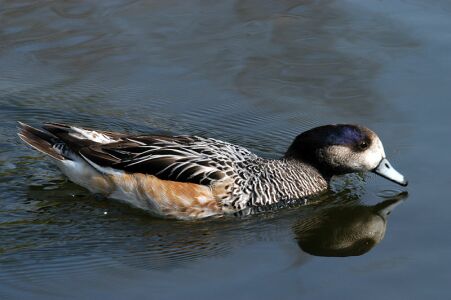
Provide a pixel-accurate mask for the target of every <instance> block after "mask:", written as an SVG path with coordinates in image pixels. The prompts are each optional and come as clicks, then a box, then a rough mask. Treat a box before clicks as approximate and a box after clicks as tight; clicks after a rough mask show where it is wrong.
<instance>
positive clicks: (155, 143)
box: [19, 123, 385, 218]
mask: <svg viewBox="0 0 451 300" xmlns="http://www.w3.org/2000/svg"><path fill="white" fill-rule="evenodd" d="M346 126H350V125H346ZM43 128H44V130H45V131H42V130H38V129H35V128H32V127H30V126H28V125H25V124H22V123H21V131H20V133H19V136H20V137H21V138H22V139H23V140H24V141H25V142H27V143H28V144H30V145H31V146H32V147H34V148H36V149H38V150H39V151H41V152H43V153H46V154H48V155H50V156H51V157H53V158H54V159H55V160H56V162H57V165H58V166H59V167H60V169H61V170H62V171H63V172H64V173H65V174H66V175H67V176H68V177H69V178H70V179H71V180H72V181H74V182H76V183H78V184H80V185H82V186H84V187H86V188H88V189H89V190H91V191H93V192H98V193H102V194H104V195H106V196H108V197H110V198H115V199H119V200H121V201H124V202H128V203H130V204H131V205H134V206H137V207H140V208H144V209H148V210H150V211H151V212H152V213H154V214H157V215H160V216H172V217H176V218H199V217H206V216H210V215H217V214H222V213H226V212H236V211H240V210H243V209H245V208H249V207H259V206H265V205H272V204H275V203H278V202H280V201H283V200H290V199H300V198H304V197H306V196H309V195H312V194H315V193H318V192H320V191H323V190H325V189H326V188H327V186H328V180H329V179H330V177H331V175H334V173H333V172H335V173H339V172H342V171H341V170H343V169H345V167H346V165H338V167H336V170H334V169H332V167H334V168H335V166H334V165H333V164H336V161H339V159H343V158H341V157H340V154H341V153H338V154H337V153H334V155H335V156H336V157H332V156H331V157H328V156H327V155H325V154H322V153H321V151H320V150H322V149H328V148H327V147H331V145H330V140H331V139H332V138H333V135H330V136H328V137H327V139H326V138H324V140H325V141H327V143H326V144H325V145H321V147H323V148H321V147H319V146H318V149H316V148H313V150H314V151H313V152H312V153H310V152H305V151H306V150H311V149H310V148H311V145H309V144H303V145H301V147H300V148H299V147H298V146H297V145H296V143H300V141H299V137H298V138H297V139H296V140H295V142H294V143H293V145H292V146H291V147H290V149H289V150H288V152H287V154H286V155H285V156H284V157H283V158H282V159H279V160H270V159H264V158H261V157H258V156H257V155H255V154H253V153H252V152H250V151H249V150H247V149H245V148H243V147H240V146H237V145H233V144H230V143H227V142H223V141H219V140H216V139H213V138H203V137H198V136H163V135H127V134H123V133H114V132H108V131H98V130H91V129H87V128H80V127H75V126H68V125H63V124H56V123H47V124H45V125H44V126H43ZM355 128H357V129H358V130H360V131H359V134H354V132H353V131H352V130H357V129H355ZM355 128H354V127H349V128H348V127H346V128H345V129H346V130H345V131H344V132H345V133H346V134H349V132H351V133H352V134H353V135H351V136H345V137H340V139H339V141H345V142H349V141H354V140H353V139H355V137H354V136H356V137H357V138H361V137H362V138H365V139H368V140H369V141H370V142H371V141H373V140H374V143H373V144H374V146H373V148H371V149H370V150H371V151H372V152H370V154H371V155H373V156H374V155H375V154H374V153H376V155H380V157H382V158H383V155H385V154H383V148H382V144H381V143H380V141H379V140H378V138H377V136H376V135H375V134H373V133H372V132H371V131H369V130H368V129H365V128H360V127H355ZM319 129H321V130H323V129H322V128H321V127H319V128H317V129H316V130H319ZM313 130H315V129H313ZM313 130H312V131H313ZM331 130H336V128H335V127H334V128H332V129H331ZM340 130H341V129H340ZM307 133H308V132H307ZM333 134H336V132H333ZM300 137H302V135H301V136H300ZM308 138H309V139H311V137H310V136H308ZM307 140H308V139H307ZM357 142H358V141H357ZM301 144H302V143H301ZM325 147H326V148H325ZM346 147H348V148H349V147H351V146H349V145H346ZM298 148H299V149H298ZM346 149H347V148H346ZM380 149H382V150H380ZM303 151H304V152H305V153H304V152H303ZM324 151H325V150H324ZM334 151H336V150H334ZM342 151H344V150H342ZM317 153H319V154H318V155H320V159H319V160H318V161H315V160H314V159H312V155H317ZM373 156H370V157H366V158H365V157H364V159H366V160H368V161H370V162H371V163H372V164H373V163H374V161H375V159H378V158H375V157H373ZM345 158H346V157H345ZM382 158H381V159H382ZM384 159H385V158H384ZM328 160H331V162H332V163H330V165H331V169H328V168H327V165H326V163H329V162H328ZM362 163H367V161H363V162H362ZM349 164H350V163H349ZM352 164H354V162H352ZM325 166H326V167H325Z"/></svg>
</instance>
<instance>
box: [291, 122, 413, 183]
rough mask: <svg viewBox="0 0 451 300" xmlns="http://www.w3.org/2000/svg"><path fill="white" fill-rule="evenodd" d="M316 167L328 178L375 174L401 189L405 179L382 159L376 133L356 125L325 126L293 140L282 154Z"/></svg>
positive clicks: (381, 147) (381, 148) (384, 158)
mask: <svg viewBox="0 0 451 300" xmlns="http://www.w3.org/2000/svg"><path fill="white" fill-rule="evenodd" d="M285 158H287V159H296V160H300V161H302V162H305V163H308V164H310V165H312V166H313V167H315V168H317V169H318V170H319V171H320V172H321V173H322V174H323V175H325V176H327V177H330V176H333V175H341V174H346V173H354V172H369V171H371V172H374V173H376V174H378V175H380V176H382V177H385V178H387V179H389V180H391V181H393V182H395V183H398V184H400V185H402V186H406V185H407V180H406V179H405V177H404V176H403V175H402V174H401V173H399V172H398V171H396V170H395V169H394V168H393V167H392V166H391V164H390V163H389V161H388V160H387V158H386V157H385V152H384V147H383V146H382V142H381V141H380V139H379V137H378V136H377V134H376V133H374V132H373V131H371V130H370V129H368V128H366V127H363V126H359V125H346V124H339V125H325V126H320V127H316V128H313V129H311V130H308V131H306V132H304V133H301V134H300V135H298V136H297V137H296V139H295V140H294V141H293V143H292V144H291V146H290V147H289V148H288V150H287V152H286V153H285Z"/></svg>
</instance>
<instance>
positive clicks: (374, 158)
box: [363, 138, 385, 170]
mask: <svg viewBox="0 0 451 300" xmlns="http://www.w3.org/2000/svg"><path fill="white" fill-rule="evenodd" d="M383 158H385V151H384V146H383V145H382V142H381V141H380V140H379V139H378V138H376V139H374V141H373V145H372V146H371V147H370V148H369V149H368V150H367V151H365V152H363V160H364V165H365V166H366V168H367V170H373V169H375V168H376V167H377V166H378V165H379V163H380V161H381V160H382V159H383Z"/></svg>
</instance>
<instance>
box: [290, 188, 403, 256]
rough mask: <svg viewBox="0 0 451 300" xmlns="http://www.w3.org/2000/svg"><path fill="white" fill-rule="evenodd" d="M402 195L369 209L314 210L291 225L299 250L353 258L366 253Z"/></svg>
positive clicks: (366, 207) (358, 207) (339, 208)
mask: <svg viewBox="0 0 451 300" xmlns="http://www.w3.org/2000/svg"><path fill="white" fill-rule="evenodd" d="M405 197H406V193H402V194H399V195H397V196H395V197H394V198H391V199H388V200H384V201H382V202H380V203H378V204H376V205H373V206H365V205H360V204H359V205H352V206H335V207H329V208H322V209H321V208H318V210H317V211H316V212H314V213H312V214H310V215H308V216H304V217H303V218H302V219H300V220H298V221H297V222H296V224H295V225H294V226H293V230H294V233H295V236H296V240H297V242H298V245H299V247H300V248H301V249H302V250H303V251H304V252H307V253H309V254H312V255H315V256H340V257H343V256H357V255H362V254H364V253H367V252H368V251H370V250H371V249H372V248H373V247H374V246H375V245H377V244H378V243H379V242H380V241H381V240H382V239H383V238H384V235H385V230H386V229H387V217H388V215H389V214H390V212H391V211H392V210H393V209H394V208H395V207H396V206H398V204H400V203H401V202H402V201H403V199H404V198H405Z"/></svg>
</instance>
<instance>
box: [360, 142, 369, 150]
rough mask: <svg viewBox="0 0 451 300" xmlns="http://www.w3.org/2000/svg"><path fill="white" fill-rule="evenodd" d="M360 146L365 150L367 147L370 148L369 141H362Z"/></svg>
mask: <svg viewBox="0 0 451 300" xmlns="http://www.w3.org/2000/svg"><path fill="white" fill-rule="evenodd" d="M359 148H360V149H362V150H365V149H366V148H368V143H367V142H365V141H362V142H360V144H359Z"/></svg>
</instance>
